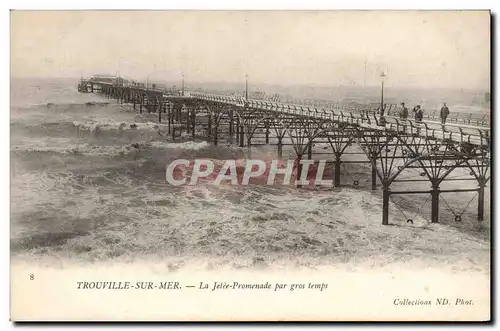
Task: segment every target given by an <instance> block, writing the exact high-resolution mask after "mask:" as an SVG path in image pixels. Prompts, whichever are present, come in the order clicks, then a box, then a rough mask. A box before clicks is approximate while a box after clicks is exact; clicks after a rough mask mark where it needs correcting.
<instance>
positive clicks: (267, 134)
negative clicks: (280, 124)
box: [266, 122, 270, 145]
mask: <svg viewBox="0 0 500 331" xmlns="http://www.w3.org/2000/svg"><path fill="white" fill-rule="evenodd" d="M269 133H270V132H269V123H268V122H266V145H269Z"/></svg>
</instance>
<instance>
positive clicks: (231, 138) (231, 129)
mask: <svg viewBox="0 0 500 331" xmlns="http://www.w3.org/2000/svg"><path fill="white" fill-rule="evenodd" d="M229 138H230V140H231V143H232V142H233V109H231V110H230V111H229Z"/></svg>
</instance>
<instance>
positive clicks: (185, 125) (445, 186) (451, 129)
mask: <svg viewBox="0 0 500 331" xmlns="http://www.w3.org/2000/svg"><path fill="white" fill-rule="evenodd" d="M78 89H79V91H81V92H84V93H88V92H91V91H92V90H93V91H94V92H99V93H101V94H103V95H104V96H105V97H108V98H112V99H116V100H117V101H118V102H119V103H129V104H132V105H133V109H134V110H136V111H138V112H139V113H142V112H143V111H144V110H147V111H148V113H151V112H154V113H156V112H157V113H158V122H159V123H165V121H166V123H167V125H168V133H169V134H170V135H172V137H173V138H174V139H175V137H176V136H178V135H179V134H181V133H182V130H184V129H185V130H186V132H187V133H188V134H191V136H192V138H193V139H194V138H195V132H196V131H197V130H196V129H197V128H203V129H204V131H205V132H206V136H207V138H208V139H209V140H210V141H211V142H212V143H213V144H214V145H217V144H220V142H221V141H222V140H223V139H226V138H227V139H228V141H229V142H230V143H233V142H235V143H237V144H238V145H239V146H240V147H244V146H245V144H246V146H247V147H248V156H247V157H249V158H250V157H251V148H252V146H259V145H274V146H277V156H278V158H280V159H282V158H283V157H284V155H283V154H284V146H291V147H292V148H293V150H287V152H291V153H294V154H295V161H296V164H297V165H298V166H297V169H296V170H297V179H299V180H301V179H302V180H305V178H303V177H302V165H301V164H300V160H303V159H304V158H307V159H309V160H314V158H315V157H317V156H318V155H321V158H322V159H325V155H330V156H329V157H331V158H329V159H328V161H327V162H329V164H332V163H333V175H334V184H335V186H340V185H341V180H342V178H341V174H342V173H346V174H347V175H348V176H349V177H351V179H352V180H353V185H354V186H355V187H357V186H358V184H359V181H358V180H356V179H355V178H354V177H353V176H352V175H351V174H350V173H349V172H348V171H347V169H346V164H349V163H365V164H369V165H370V166H371V169H370V170H371V188H372V189H373V190H376V189H377V181H378V182H380V185H379V187H380V188H381V190H382V224H389V211H390V206H391V205H390V201H391V200H392V202H393V204H394V206H395V207H398V204H397V203H396V201H394V196H396V195H413V194H422V195H424V196H427V199H426V200H425V202H424V205H425V203H426V202H427V200H429V201H430V212H431V215H430V220H431V222H433V223H437V222H439V221H440V208H441V209H443V208H448V209H450V210H452V209H453V206H450V205H449V204H448V203H447V202H446V199H445V197H444V196H446V194H448V193H452V194H459V193H469V194H470V193H471V192H472V193H475V194H476V195H475V196H474V197H473V198H472V200H471V201H470V202H469V203H468V204H467V205H466V206H465V209H464V211H465V210H466V209H467V208H468V206H469V205H470V204H471V202H473V201H474V199H475V198H476V197H477V220H478V221H479V222H481V221H483V220H484V217H485V215H484V213H485V210H484V209H485V207H484V200H485V190H486V187H487V183H488V182H489V180H490V167H491V166H490V155H491V151H490V137H489V135H488V134H489V129H488V128H477V127H474V126H471V125H468V124H470V123H465V122H464V125H459V124H454V125H449V124H446V125H440V124H438V123H434V122H431V121H429V122H419V123H416V122H414V121H412V120H406V121H401V120H399V119H397V118H393V117H391V116H390V115H391V114H392V109H391V108H390V107H389V108H388V109H387V114H386V123H385V126H384V125H382V124H381V123H379V121H378V119H377V117H376V116H374V112H373V111H372V110H371V109H365V108H362V107H361V108H360V107H357V106H352V107H351V106H347V105H343V104H338V103H337V104H335V105H333V104H330V105H329V106H327V107H323V108H313V107H308V106H301V105H292V104H283V103H277V102H267V101H261V100H248V99H241V98H238V97H232V96H223V95H210V94H205V93H197V92H191V95H189V94H188V95H183V96H179V95H177V94H175V95H174V94H173V93H170V92H168V91H164V92H160V91H157V90H148V89H145V88H143V87H139V86H129V87H126V86H116V85H112V84H110V83H98V82H93V81H87V82H86V81H83V80H82V81H81V82H80V84H79V85H78ZM137 107H138V108H137ZM396 111H397V109H396ZM457 121H458V120H457ZM473 130H477V132H475V133H473V132H472V131H473ZM198 132H200V131H198ZM359 157H361V158H362V159H359ZM357 158H358V159H357ZM342 167H343V168H344V170H345V171H341V169H342ZM363 171H364V170H363V169H362V170H361V172H363ZM358 173H359V170H358ZM358 178H359V177H358ZM377 178H378V180H377ZM368 180H369V178H368V179H367V181H368ZM453 183H458V185H454V186H453V185H452V184H453ZM462 183H464V184H469V185H470V184H473V185H474V187H470V188H469V187H466V186H467V185H462ZM476 184H477V185H476ZM398 185H403V187H402V189H400V188H398ZM418 185H423V187H422V188H420V187H418ZM298 186H299V187H300V186H301V185H300V184H299V185H298ZM456 207H457V206H455V208H456ZM459 207H461V206H459ZM399 209H400V211H401V213H402V214H403V216H404V217H405V219H407V222H409V223H411V222H412V220H411V219H410V218H408V217H406V215H405V214H404V213H403V211H402V208H399ZM464 211H462V212H461V213H460V212H454V211H453V210H452V214H453V216H454V217H455V221H457V222H459V221H461V217H462V215H463V213H464ZM444 216H446V214H445V213H443V212H442V211H441V217H444ZM410 221H411V222H410Z"/></svg>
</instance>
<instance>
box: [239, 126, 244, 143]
mask: <svg viewBox="0 0 500 331" xmlns="http://www.w3.org/2000/svg"><path fill="white" fill-rule="evenodd" d="M243 146H245V130H244V128H243V125H240V147H243Z"/></svg>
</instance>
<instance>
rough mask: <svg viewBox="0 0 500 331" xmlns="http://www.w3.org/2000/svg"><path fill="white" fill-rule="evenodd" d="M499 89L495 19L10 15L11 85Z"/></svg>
mask: <svg viewBox="0 0 500 331" xmlns="http://www.w3.org/2000/svg"><path fill="white" fill-rule="evenodd" d="M382 71H384V72H385V73H386V75H387V76H386V78H385V84H387V85H390V86H399V87H404V88H406V87H410V88H411V87H418V88H458V89H479V90H489V88H490V14H489V12H487V11H482V12H481V11H475V12H474V11H11V76H12V77H80V76H81V75H83V76H86V77H88V76H91V75H93V74H112V75H115V74H116V73H119V74H120V75H121V76H123V77H128V78H132V79H139V80H146V78H147V77H149V79H150V80H151V81H154V80H155V79H156V80H168V81H175V80H179V81H180V79H181V76H182V74H184V75H185V76H186V82H189V80H192V81H197V82H210V81H227V82H243V81H244V80H245V74H248V79H249V81H250V82H253V83H259V82H261V83H269V84H282V85H294V84H311V85H321V86H338V85H354V86H375V85H379V84H380V80H381V78H380V73H381V72H382Z"/></svg>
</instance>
